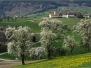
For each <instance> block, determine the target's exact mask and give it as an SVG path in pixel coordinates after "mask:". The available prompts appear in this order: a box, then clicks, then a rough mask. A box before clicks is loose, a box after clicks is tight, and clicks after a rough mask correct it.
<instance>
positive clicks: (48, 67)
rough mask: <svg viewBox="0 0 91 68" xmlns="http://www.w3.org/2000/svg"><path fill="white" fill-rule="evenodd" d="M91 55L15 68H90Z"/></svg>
mask: <svg viewBox="0 0 91 68" xmlns="http://www.w3.org/2000/svg"><path fill="white" fill-rule="evenodd" d="M90 63H91V53H87V54H81V55H74V56H63V57H57V58H55V59H53V60H46V61H42V62H38V63H32V64H27V65H24V66H17V67H14V68H82V67H84V66H85V67H84V68H86V66H87V67H88V68H90V66H91V65H90Z"/></svg>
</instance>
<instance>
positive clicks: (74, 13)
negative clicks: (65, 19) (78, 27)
mask: <svg viewBox="0 0 91 68" xmlns="http://www.w3.org/2000/svg"><path fill="white" fill-rule="evenodd" d="M63 14H64V15H78V14H81V13H79V12H65V13H63Z"/></svg>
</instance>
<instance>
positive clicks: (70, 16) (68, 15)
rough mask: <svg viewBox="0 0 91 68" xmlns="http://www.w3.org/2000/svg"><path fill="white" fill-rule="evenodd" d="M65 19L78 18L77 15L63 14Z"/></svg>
mask: <svg viewBox="0 0 91 68" xmlns="http://www.w3.org/2000/svg"><path fill="white" fill-rule="evenodd" d="M62 17H63V18H75V17H76V13H70V12H69V13H63V14H62Z"/></svg>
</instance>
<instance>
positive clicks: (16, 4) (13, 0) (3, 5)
mask: <svg viewBox="0 0 91 68" xmlns="http://www.w3.org/2000/svg"><path fill="white" fill-rule="evenodd" d="M70 3H74V4H78V5H86V6H91V4H90V3H91V1H90V0H80V1H79V0H0V17H3V16H14V15H27V14H32V13H38V12H44V11H47V10H49V9H54V8H57V7H59V6H68V5H69V4H70Z"/></svg>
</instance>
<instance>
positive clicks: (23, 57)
mask: <svg viewBox="0 0 91 68" xmlns="http://www.w3.org/2000/svg"><path fill="white" fill-rule="evenodd" d="M21 60H22V65H25V55H24V54H22V55H21Z"/></svg>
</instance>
